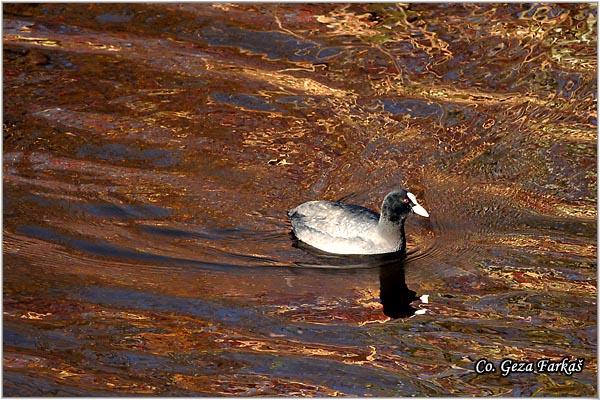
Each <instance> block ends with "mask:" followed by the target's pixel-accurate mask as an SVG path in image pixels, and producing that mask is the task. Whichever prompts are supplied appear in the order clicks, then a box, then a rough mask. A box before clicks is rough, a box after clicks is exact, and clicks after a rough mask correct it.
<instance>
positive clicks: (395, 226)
mask: <svg viewBox="0 0 600 400" xmlns="http://www.w3.org/2000/svg"><path fill="white" fill-rule="evenodd" d="M404 220H405V218H401V219H400V221H398V222H391V221H389V220H385V219H383V218H379V224H378V226H377V229H378V231H379V235H381V237H382V238H384V239H385V240H386V241H388V242H395V243H397V245H398V246H397V248H398V251H405V250H406V236H405V235H404Z"/></svg>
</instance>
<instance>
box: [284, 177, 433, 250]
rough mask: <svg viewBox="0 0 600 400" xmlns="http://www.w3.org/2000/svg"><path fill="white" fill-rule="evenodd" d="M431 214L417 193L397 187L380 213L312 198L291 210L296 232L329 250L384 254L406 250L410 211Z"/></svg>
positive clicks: (314, 244)
mask: <svg viewBox="0 0 600 400" xmlns="http://www.w3.org/2000/svg"><path fill="white" fill-rule="evenodd" d="M411 211H412V212H414V213H415V214H418V215H421V216H423V217H429V214H428V213H427V211H426V210H425V209H424V208H423V207H422V206H421V205H419V203H417V198H416V197H415V195H414V194H412V193H410V192H408V191H406V190H404V189H400V190H394V191H393V192H390V193H388V194H387V196H385V198H384V199H383V204H382V205H381V215H379V214H377V213H376V212H374V211H371V210H369V209H367V208H365V207H361V206H357V205H352V204H344V203H339V202H333V201H309V202H306V203H303V204H300V205H299V206H298V207H296V208H294V209H293V210H290V211H288V216H289V217H290V220H291V223H292V231H293V232H294V235H296V237H297V238H298V239H299V240H301V241H302V242H304V243H306V244H308V245H310V246H312V247H315V248H317V249H319V250H322V251H325V252H327V253H334V254H384V253H394V252H397V251H405V250H406V238H405V237H404V220H405V219H406V217H407V215H408V214H409V213H410V212H411Z"/></svg>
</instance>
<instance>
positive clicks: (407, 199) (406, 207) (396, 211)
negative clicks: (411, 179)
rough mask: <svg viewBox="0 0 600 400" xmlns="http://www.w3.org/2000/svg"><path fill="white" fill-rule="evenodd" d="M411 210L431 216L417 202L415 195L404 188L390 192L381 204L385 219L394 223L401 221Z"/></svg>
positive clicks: (424, 215) (382, 214)
mask: <svg viewBox="0 0 600 400" xmlns="http://www.w3.org/2000/svg"><path fill="white" fill-rule="evenodd" d="M411 211H412V212H414V213H415V214H419V215H421V216H423V217H429V214H428V213H427V211H425V209H424V208H423V207H422V206H421V205H419V203H417V198H416V197H415V195H414V194H412V193H410V192H408V191H406V190H404V189H400V190H394V191H393V192H390V193H388V194H387V196H385V198H384V199H383V204H382V205H381V216H382V217H383V219H384V220H386V221H390V222H393V223H399V222H401V221H402V220H403V219H405V218H406V216H407V215H408V214H409V213H410V212H411Z"/></svg>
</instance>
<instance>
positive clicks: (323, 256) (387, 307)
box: [291, 234, 419, 319]
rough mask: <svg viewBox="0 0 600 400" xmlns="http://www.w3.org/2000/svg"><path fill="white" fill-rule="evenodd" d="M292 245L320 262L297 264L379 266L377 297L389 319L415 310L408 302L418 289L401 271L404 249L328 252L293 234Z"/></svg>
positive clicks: (339, 267) (350, 267)
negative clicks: (348, 253)
mask: <svg viewBox="0 0 600 400" xmlns="http://www.w3.org/2000/svg"><path fill="white" fill-rule="evenodd" d="M291 236H292V245H293V246H294V247H296V248H299V249H301V250H304V251H306V252H307V253H309V254H311V255H314V256H316V257H318V258H319V260H320V261H322V264H299V265H300V266H302V267H309V268H321V269H332V270H356V269H372V268H378V269H379V297H380V299H381V304H382V305H383V313H384V314H385V316H387V317H390V318H392V319H396V318H408V317H412V316H413V315H415V313H418V309H417V308H415V307H413V306H412V305H411V303H412V302H413V301H415V300H419V297H417V293H416V292H415V291H414V290H411V289H409V288H408V286H407V285H406V278H405V275H404V271H405V261H406V256H407V254H406V253H404V252H397V253H389V254H380V255H357V256H342V255H337V254H330V253H326V252H323V251H321V250H319V249H316V248H314V247H312V246H310V245H307V244H306V243H304V242H302V241H300V240H298V239H296V238H295V237H294V236H293V234H291Z"/></svg>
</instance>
